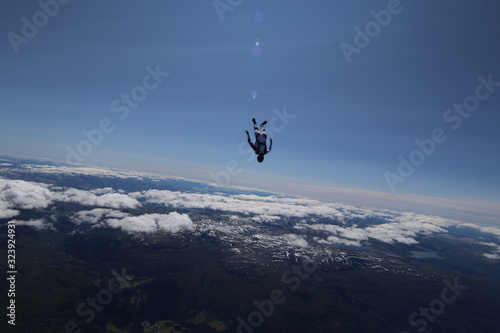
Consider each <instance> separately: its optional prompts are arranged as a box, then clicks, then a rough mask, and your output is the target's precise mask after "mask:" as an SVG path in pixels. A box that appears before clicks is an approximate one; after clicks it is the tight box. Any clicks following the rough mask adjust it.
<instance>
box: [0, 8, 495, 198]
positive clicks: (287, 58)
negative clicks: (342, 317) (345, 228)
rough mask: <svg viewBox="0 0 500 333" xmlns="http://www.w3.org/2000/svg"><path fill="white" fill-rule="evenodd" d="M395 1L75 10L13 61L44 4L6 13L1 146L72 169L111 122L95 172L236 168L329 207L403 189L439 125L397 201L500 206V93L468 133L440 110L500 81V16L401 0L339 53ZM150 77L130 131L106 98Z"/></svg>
mask: <svg viewBox="0 0 500 333" xmlns="http://www.w3.org/2000/svg"><path fill="white" fill-rule="evenodd" d="M61 1H62V0H61ZM42 2H47V3H50V2H51V1H42ZM221 2H223V3H227V1H221ZM231 3H233V4H237V3H238V1H232V2H231ZM388 3H389V4H392V5H388ZM388 6H396V5H395V2H394V1H389V2H387V1H373V0H371V1H315V2H314V3H307V2H304V1H295V0H286V1H285V0H280V1H272V2H271V1H242V2H241V3H240V4H238V5H236V6H232V8H231V9H232V11H226V12H224V13H223V17H224V19H223V20H221V19H220V16H219V15H218V13H217V12H216V10H215V8H214V6H213V1H196V2H194V1H185V0H175V1H163V0H162V1H159V0H150V1H147V2H143V1H130V0H128V1H124V0H120V1H117V0H110V1H95V0H91V1H78V0H72V1H70V2H69V3H67V4H64V5H62V4H61V5H59V9H58V12H57V14H56V15H54V17H49V18H48V20H47V21H48V22H47V24H41V26H40V27H39V28H38V32H37V33H36V35H35V36H33V37H30V38H26V41H27V42H26V43H21V44H19V45H17V46H16V47H17V48H18V50H17V51H18V52H17V53H16V52H15V48H16V47H13V43H12V42H11V40H10V39H9V33H14V34H16V35H18V36H21V37H22V36H23V31H22V29H23V25H24V24H25V23H24V21H23V20H22V18H23V17H26V18H27V20H28V21H30V22H33V16H34V15H35V16H36V13H37V12H39V11H40V10H41V7H40V5H39V4H38V2H37V1H23V2H19V1H14V0H8V1H4V2H3V10H2V11H1V13H0V16H1V19H0V27H1V32H2V34H3V36H4V38H3V42H2V47H1V48H0V56H1V59H2V65H1V66H2V76H1V80H0V85H1V86H0V88H1V92H2V99H1V102H0V103H1V105H0V117H1V122H0V152H3V153H11V154H20V155H30V156H39V157H48V158H53V159H57V160H61V161H64V160H66V157H67V148H66V147H68V146H69V147H72V148H73V149H76V147H77V145H78V144H79V143H80V142H81V141H82V140H85V139H86V138H85V136H84V135H83V134H82V131H83V130H87V131H92V130H93V129H97V128H99V124H100V122H101V120H102V119H109V120H110V121H111V122H112V126H114V127H113V131H112V132H111V133H108V134H104V135H103V137H102V140H101V142H100V143H99V144H96V145H93V146H92V151H91V153H90V154H88V156H85V157H83V158H82V163H84V164H95V165H101V166H111V167H119V168H127V169H139V170H146V171H155V172H162V173H170V174H173V175H177V176H185V177H193V178H197V179H203V180H213V179H212V178H211V176H210V172H212V173H213V174H219V175H220V174H221V172H225V170H226V166H227V164H228V163H230V164H231V163H232V164H233V165H237V167H235V168H236V169H237V170H238V171H239V172H238V174H236V175H232V176H230V177H229V178H228V180H229V183H230V185H241V186H252V185H253V186H255V187H261V188H266V189H271V190H273V189H274V190H280V191H293V192H295V193H298V194H308V195H314V194H315V193H316V194H317V193H321V197H322V198H325V199H328V197H329V194H328V189H335V188H336V189H340V188H342V189H356V190H359V191H373V192H377V193H378V192H385V193H391V187H390V186H389V185H388V182H387V180H386V178H385V176H384V174H385V173H386V172H391V173H393V174H396V175H397V174H398V165H399V163H400V162H399V160H398V156H400V155H401V156H403V157H404V158H406V159H408V158H409V155H410V154H411V153H412V152H413V151H414V150H415V149H417V146H416V145H415V142H414V141H415V140H416V139H418V140H424V139H428V138H431V136H432V134H431V133H432V131H433V130H434V129H435V128H441V129H443V131H444V133H445V135H447V140H446V141H445V142H444V143H439V144H436V147H435V151H434V152H433V153H432V154H430V156H425V158H424V161H423V163H422V164H421V165H418V166H416V167H415V170H414V172H413V173H412V174H411V175H410V176H408V177H404V178H405V182H404V183H402V182H397V183H396V184H395V186H394V190H395V191H394V193H395V195H402V196H404V195H406V196H408V195H418V196H430V197H438V198H445V199H450V198H451V199H455V198H457V199H460V200H462V199H473V200H476V201H488V202H489V203H490V204H491V203H493V204H495V205H497V204H498V201H499V200H500V192H499V191H498V189H499V188H500V177H499V173H498V169H499V168H498V165H499V162H500V155H499V154H498V152H499V145H500V131H499V130H498V127H499V125H498V124H499V121H500V87H498V88H497V90H496V91H494V92H491V93H490V94H489V96H488V98H486V99H484V100H482V101H481V102H480V105H479V107H478V108H477V110H476V111H474V112H473V113H471V115H470V117H468V118H467V119H462V122H461V124H460V126H459V128H457V129H453V128H452V125H453V124H454V122H451V121H448V122H446V121H445V120H444V119H443V116H444V114H445V112H446V110H447V109H449V108H452V107H453V105H454V104H455V103H458V104H460V103H463V102H464V99H466V98H467V97H468V96H470V95H474V93H475V91H476V87H477V86H478V84H479V83H480V82H479V81H478V77H479V76H483V77H484V78H488V75H491V78H492V81H495V82H500V65H499V64H500V63H499V62H498V59H500V38H498V37H499V36H498V34H499V32H500V21H499V20H498V14H499V13H500V4H498V2H497V1H494V0H485V1H481V2H473V1H464V0H461V1H451V0H443V1H438V2H431V1H401V3H400V4H399V6H397V7H394V8H397V10H394V11H397V12H398V13H393V14H391V21H390V22H389V23H388V24H386V26H385V27H383V26H380V24H379V31H375V32H372V33H371V34H372V35H373V37H371V41H370V43H369V44H368V45H367V46H366V47H363V48H359V52H358V53H354V54H352V56H351V62H350V63H348V61H347V60H346V57H345V55H344V53H343V51H342V49H341V47H340V45H341V43H348V44H350V45H353V46H355V34H356V32H355V30H354V28H355V27H359V28H360V29H361V30H363V31H364V30H365V27H366V24H367V23H369V22H371V21H374V17H373V15H372V14H371V11H375V12H380V11H381V10H387V9H388ZM52 8H54V7H52ZM391 8H392V7H391ZM256 12H260V13H261V14H262V16H263V19H262V20H261V21H258V20H256ZM36 17H37V18H38V19H43V15H41V16H40V15H38V16H36ZM47 17H48V16H47ZM42 23H43V22H42ZM372 26H373V24H372ZM11 38H12V34H11ZM257 41H258V43H259V47H260V50H261V51H262V54H261V55H260V56H258V57H256V56H255V55H254V54H252V49H253V48H254V47H255V46H256V42H257ZM148 66H149V67H150V68H152V69H154V68H156V67H157V66H159V68H160V69H161V71H163V72H168V73H169V75H168V76H167V77H165V78H164V79H163V81H162V82H161V83H159V85H158V86H157V87H156V88H155V89H152V90H151V91H147V96H146V97H145V98H144V100H142V101H140V102H139V103H138V105H137V107H136V108H134V109H130V110H129V111H130V112H129V114H128V115H127V116H126V117H124V119H120V117H119V116H120V113H115V112H113V109H112V107H111V104H112V103H113V101H114V100H116V99H117V98H118V99H120V98H121V96H122V94H131V91H132V90H133V89H134V88H135V87H137V86H141V85H142V84H143V79H144V77H145V76H146V75H147V74H148V71H147V70H146V67H148ZM148 82H150V83H153V82H154V81H148ZM485 89H487V88H482V92H483V93H485V92H487V90H485ZM253 92H256V93H257V94H256V96H255V98H254V97H253V96H252V93H253ZM120 105H121V106H123V105H124V104H120ZM284 109H286V112H287V113H288V114H290V115H293V116H294V118H293V119H292V118H289V119H288V120H289V123H288V124H284V123H283V122H282V121H280V120H276V122H275V123H274V124H275V126H274V129H275V131H272V132H273V133H272V136H273V139H274V149H273V152H272V153H271V154H270V155H268V156H266V160H265V162H264V163H263V164H258V163H257V162H256V161H252V162H249V161H248V159H247V158H248V156H249V155H248V154H247V152H248V150H247V149H244V150H243V151H244V153H243V154H242V153H241V149H238V147H239V145H240V144H241V143H242V142H244V140H245V133H244V130H245V129H248V130H251V128H252V124H251V120H250V119H251V118H252V117H256V118H257V120H258V121H263V120H268V121H271V120H272V119H273V117H274V118H276V112H278V111H277V110H279V112H280V113H283V112H284V111H283V110H284ZM273 110H274V111H273ZM235 163H236V164H235ZM306 189H307V190H306ZM315 189H320V190H318V191H316V190H315ZM332 191H333V190H332ZM299 192H301V193H299ZM360 193H361V192H360ZM318 196H320V195H318ZM331 197H332V199H337V197H336V196H334V195H332V196H331Z"/></svg>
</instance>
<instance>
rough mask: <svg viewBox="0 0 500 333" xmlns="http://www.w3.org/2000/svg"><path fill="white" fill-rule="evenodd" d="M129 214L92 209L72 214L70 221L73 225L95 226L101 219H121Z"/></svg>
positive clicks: (112, 210)
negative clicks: (87, 224) (88, 224)
mask: <svg viewBox="0 0 500 333" xmlns="http://www.w3.org/2000/svg"><path fill="white" fill-rule="evenodd" d="M128 215H129V214H127V213H123V212H121V211H119V210H114V209H109V208H94V209H92V210H83V211H80V212H77V213H75V214H73V216H72V217H71V220H72V221H73V223H75V224H82V223H90V224H96V223H98V222H100V221H102V219H103V218H123V217H125V216H128Z"/></svg>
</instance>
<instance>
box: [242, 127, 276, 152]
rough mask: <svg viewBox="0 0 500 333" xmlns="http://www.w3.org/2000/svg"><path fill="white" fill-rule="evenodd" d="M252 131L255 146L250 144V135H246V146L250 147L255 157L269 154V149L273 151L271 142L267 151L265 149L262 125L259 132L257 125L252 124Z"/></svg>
mask: <svg viewBox="0 0 500 333" xmlns="http://www.w3.org/2000/svg"><path fill="white" fill-rule="evenodd" d="M253 129H254V133H255V144H253V143H252V140H251V139H250V135H249V134H247V138H248V144H249V145H250V147H252V149H253V151H254V152H255V154H257V155H266V154H269V153H270V152H271V149H273V142H272V141H271V144H270V145H269V149H268V148H267V144H266V141H267V133H266V129H265V127H264V125H261V127H260V131H259V127H258V126H257V123H254V124H253Z"/></svg>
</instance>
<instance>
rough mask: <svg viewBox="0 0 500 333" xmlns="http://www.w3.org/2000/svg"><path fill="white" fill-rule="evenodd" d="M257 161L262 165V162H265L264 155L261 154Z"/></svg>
mask: <svg viewBox="0 0 500 333" xmlns="http://www.w3.org/2000/svg"><path fill="white" fill-rule="evenodd" d="M257 161H259V163H262V161H264V155H262V154H260V155H259V156H257Z"/></svg>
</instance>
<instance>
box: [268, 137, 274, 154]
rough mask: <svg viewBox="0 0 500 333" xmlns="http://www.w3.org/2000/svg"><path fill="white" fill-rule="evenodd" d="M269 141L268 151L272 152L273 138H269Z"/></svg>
mask: <svg viewBox="0 0 500 333" xmlns="http://www.w3.org/2000/svg"><path fill="white" fill-rule="evenodd" d="M269 141H270V142H271V143H270V144H269V148H268V149H267V153H270V152H271V149H273V139H272V138H271V139H269Z"/></svg>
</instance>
